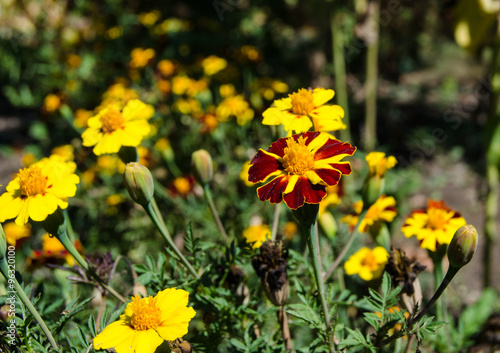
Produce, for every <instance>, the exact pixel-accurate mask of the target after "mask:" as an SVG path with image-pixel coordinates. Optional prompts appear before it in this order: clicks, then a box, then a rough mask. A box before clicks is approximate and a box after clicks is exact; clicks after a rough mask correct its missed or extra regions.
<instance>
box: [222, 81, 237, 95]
mask: <svg viewBox="0 0 500 353" xmlns="http://www.w3.org/2000/svg"><path fill="white" fill-rule="evenodd" d="M235 92H236V89H235V88H234V86H233V85H232V84H230V83H228V84H225V85H221V86H220V87H219V93H220V95H221V97H224V98H225V97H229V96H234V93H235Z"/></svg>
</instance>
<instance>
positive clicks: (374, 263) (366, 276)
mask: <svg viewBox="0 0 500 353" xmlns="http://www.w3.org/2000/svg"><path fill="white" fill-rule="evenodd" d="M388 258H389V253H388V252H387V250H385V249H384V248H383V247H381V246H377V247H376V248H375V249H373V250H370V249H369V248H367V247H364V248H361V249H360V250H359V251H357V252H356V253H355V254H353V255H352V256H351V257H349V260H347V261H346V263H345V264H344V269H345V272H346V274H348V275H355V274H358V275H359V277H361V278H362V279H363V280H365V281H371V280H372V279H376V278H379V277H380V276H381V275H382V272H383V271H384V268H385V264H386V263H387V260H388Z"/></svg>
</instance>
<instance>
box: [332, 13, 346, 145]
mask: <svg viewBox="0 0 500 353" xmlns="http://www.w3.org/2000/svg"><path fill="white" fill-rule="evenodd" d="M333 6H335V7H336V8H335V9H334V10H332V12H331V15H330V28H331V31H332V41H333V43H332V49H333V53H332V54H333V69H334V73H335V91H336V93H337V102H338V104H339V105H340V106H341V107H342V108H343V109H344V119H343V122H344V124H345V126H346V128H345V130H341V131H340V138H341V140H342V141H350V140H351V133H350V128H349V125H350V124H349V102H348V99H347V82H346V69H345V59H344V31H343V29H342V25H343V23H344V18H345V16H347V15H346V13H344V12H343V11H342V10H341V9H339V8H338V7H337V6H338V5H336V4H334V5H333Z"/></svg>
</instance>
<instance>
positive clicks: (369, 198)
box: [361, 175, 385, 207]
mask: <svg viewBox="0 0 500 353" xmlns="http://www.w3.org/2000/svg"><path fill="white" fill-rule="evenodd" d="M384 190H385V177H383V176H382V177H381V176H379V175H368V176H367V177H366V179H365V183H364V184H363V189H362V191H361V194H362V197H363V204H364V205H365V207H370V206H371V205H373V204H374V203H375V201H377V200H378V198H379V197H380V195H382V194H383V193H384Z"/></svg>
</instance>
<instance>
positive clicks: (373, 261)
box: [361, 252, 378, 270]
mask: <svg viewBox="0 0 500 353" xmlns="http://www.w3.org/2000/svg"><path fill="white" fill-rule="evenodd" d="M361 265H362V266H363V267H368V268H369V269H370V270H373V269H375V268H377V267H378V262H377V258H376V257H375V255H373V254H372V253H371V252H369V253H368V254H366V256H365V257H364V258H363V261H361Z"/></svg>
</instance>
